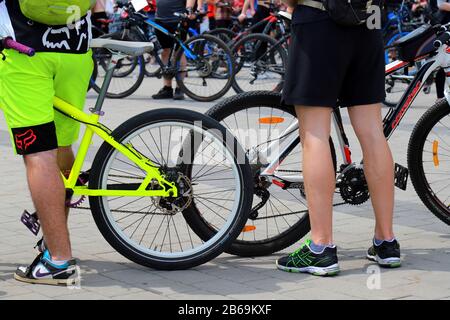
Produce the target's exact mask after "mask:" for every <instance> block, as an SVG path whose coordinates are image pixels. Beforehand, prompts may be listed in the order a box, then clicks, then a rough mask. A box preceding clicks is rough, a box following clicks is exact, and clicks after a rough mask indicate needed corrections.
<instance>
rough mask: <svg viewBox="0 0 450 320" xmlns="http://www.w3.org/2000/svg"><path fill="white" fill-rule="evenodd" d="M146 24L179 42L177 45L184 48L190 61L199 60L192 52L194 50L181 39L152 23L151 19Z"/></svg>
mask: <svg viewBox="0 0 450 320" xmlns="http://www.w3.org/2000/svg"><path fill="white" fill-rule="evenodd" d="M145 22H146V23H147V24H149V25H151V26H152V27H153V28H155V29H158V30H159V31H161V32H162V33H164V34H165V35H167V36H169V37H171V38H172V39H173V40H175V41H176V42H177V44H178V45H179V46H180V47H182V48H183V50H184V54H185V55H186V57H187V58H188V59H191V60H197V55H196V54H195V53H194V52H192V50H191V49H190V48H189V47H187V46H186V45H185V44H184V43H183V41H181V40H180V39H178V37H177V36H176V35H174V34H172V33H170V32H169V31H168V30H167V29H166V28H164V27H162V26H160V25H159V24H157V23H156V22H154V21H152V20H151V19H147V20H145Z"/></svg>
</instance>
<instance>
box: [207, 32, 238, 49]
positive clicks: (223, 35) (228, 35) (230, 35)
mask: <svg viewBox="0 0 450 320" xmlns="http://www.w3.org/2000/svg"><path fill="white" fill-rule="evenodd" d="M205 33H206V34H209V35H212V36H214V37H218V38H219V39H220V40H222V41H223V42H225V43H226V44H227V45H228V46H232V43H231V42H232V41H233V39H234V38H236V36H237V33H236V32H234V31H233V30H230V29H227V28H216V29H214V30H211V31H207V32H205Z"/></svg>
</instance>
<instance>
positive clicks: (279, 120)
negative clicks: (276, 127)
mask: <svg viewBox="0 0 450 320" xmlns="http://www.w3.org/2000/svg"><path fill="white" fill-rule="evenodd" d="M283 122H284V118H282V117H266V118H259V123H262V124H277V123H283Z"/></svg>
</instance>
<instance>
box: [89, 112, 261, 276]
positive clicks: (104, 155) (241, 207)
mask: <svg viewBox="0 0 450 320" xmlns="http://www.w3.org/2000/svg"><path fill="white" fill-rule="evenodd" d="M175 121H176V122H178V123H185V124H187V125H189V127H190V126H191V125H192V127H195V126H198V121H201V128H202V129H205V130H212V131H211V132H219V133H220V134H222V137H229V135H227V131H226V129H225V128H224V127H223V126H221V125H220V124H219V123H218V122H216V121H214V120H213V119H211V118H209V117H207V116H205V115H202V114H200V113H197V112H192V111H189V110H183V109H159V110H153V111H148V112H145V113H142V114H140V115H137V116H135V117H133V118H131V119H129V120H128V121H126V122H124V123H123V124H122V125H120V126H119V127H118V128H117V129H116V130H114V132H113V133H112V136H113V137H114V139H115V140H116V141H119V142H123V143H131V142H127V141H126V139H127V138H128V137H130V136H132V135H133V134H136V132H141V131H139V130H142V129H147V128H149V127H150V126H152V125H158V124H161V123H174V122H175ZM190 132H191V131H190ZM202 132H203V131H202ZM213 134H214V133H213ZM225 140H228V139H221V140H219V142H218V143H219V145H220V146H223V147H224V148H226V150H228V152H229V154H231V155H232V156H233V157H234V160H233V161H234V164H233V165H234V169H236V172H237V176H238V177H239V185H240V188H241V190H243V191H244V192H240V193H239V196H238V200H237V202H236V203H235V204H234V205H235V206H236V207H235V208H236V210H235V211H233V214H234V215H233V216H230V217H229V220H230V221H229V222H228V223H227V224H226V225H225V226H224V227H223V230H221V233H218V238H217V239H215V240H214V241H213V239H212V238H209V239H211V241H213V242H211V243H210V244H209V245H207V246H206V247H205V248H202V247H200V249H201V250H200V249H198V250H199V251H198V252H193V253H191V252H190V251H189V254H187V255H186V256H182V255H180V256H177V255H171V256H168V257H165V256H157V255H155V254H151V252H150V253H149V252H148V251H149V250H147V246H144V247H145V250H144V249H142V250H139V248H140V247H139V248H136V246H135V245H133V243H131V244H130V241H128V240H127V239H126V238H125V237H124V235H123V234H124V232H122V233H120V232H119V231H117V230H116V227H115V226H114V223H112V222H111V221H110V219H109V217H110V216H109V215H108V210H109V209H108V208H109V205H107V206H105V204H104V203H105V202H104V201H106V199H104V198H106V197H95V196H90V197H89V202H90V206H91V211H92V215H93V218H94V220H95V223H96V225H97V227H98V229H99V230H100V232H101V234H102V235H103V237H104V238H105V239H106V240H107V242H108V243H109V244H110V245H111V246H112V247H113V248H114V249H116V250H117V251H118V252H119V253H120V254H122V255H123V256H125V257H126V258H128V259H130V260H131V261H134V262H136V263H138V264H141V265H143V266H147V267H151V268H155V269H160V270H180V269H187V268H192V267H195V266H198V265H200V264H203V263H205V262H207V261H210V260H211V259H213V258H215V257H217V256H218V255H219V254H221V253H222V252H224V250H226V249H227V247H228V246H229V245H230V244H231V242H232V241H233V240H234V239H235V237H236V236H237V235H238V234H239V232H240V231H241V230H242V228H243V226H244V224H245V221H246V220H247V212H248V210H249V208H250V207H251V200H250V198H249V196H248V194H249V192H250V193H251V192H252V190H251V186H249V185H248V184H246V183H245V181H248V179H250V178H251V173H250V168H249V166H248V163H238V161H237V158H236V154H238V153H237V152H239V146H238V145H237V144H236V141H230V140H228V141H225ZM241 151H242V150H241ZM116 153H117V151H116V150H115V149H114V148H113V147H111V145H109V144H108V143H106V142H105V143H103V145H102V146H101V147H100V149H99V151H98V153H97V154H96V156H95V159H94V162H93V166H92V170H91V175H90V179H89V188H91V189H99V188H102V185H103V186H104V185H105V183H109V182H105V181H106V180H105V175H107V173H106V171H108V170H109V169H108V167H111V162H110V161H111V159H112V158H111V157H113V155H114V154H116ZM102 181H103V182H102ZM108 181H109V180H108ZM108 186H109V184H108ZM128 199H129V198H127V200H126V201H128ZM146 199H148V198H146ZM195 200H196V199H195V198H194V200H193V201H195ZM107 207H108V208H107ZM203 213H204V212H203ZM155 214H156V213H155ZM177 214H182V215H183V217H180V218H181V219H183V218H184V219H186V218H188V220H189V222H190V223H193V224H195V222H196V217H195V216H194V217H193V216H190V215H192V214H197V215H198V216H200V215H199V213H198V211H196V210H195V209H190V210H188V211H186V212H182V213H177ZM146 230H147V229H146ZM158 231H159V229H158ZM169 233H170V231H169ZM177 235H178V233H177ZM212 236H214V234H213V235H211V237H212ZM169 237H170V236H169ZM173 237H175V236H173ZM209 239H206V240H209ZM191 241H192V240H191ZM200 243H201V245H206V244H207V243H206V242H205V243H202V242H200ZM180 244H181V242H180ZM150 247H152V245H150V246H149V248H150ZM155 250H156V251H155V252H157V248H156V249H155ZM152 252H154V251H152ZM170 253H172V248H171V250H170Z"/></svg>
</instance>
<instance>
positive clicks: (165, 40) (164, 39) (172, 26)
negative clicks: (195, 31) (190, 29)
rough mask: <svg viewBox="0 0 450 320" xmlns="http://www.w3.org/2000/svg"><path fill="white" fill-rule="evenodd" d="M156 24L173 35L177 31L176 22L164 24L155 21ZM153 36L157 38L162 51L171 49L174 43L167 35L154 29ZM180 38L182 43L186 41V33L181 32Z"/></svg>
mask: <svg viewBox="0 0 450 320" xmlns="http://www.w3.org/2000/svg"><path fill="white" fill-rule="evenodd" d="M155 22H156V23H157V24H159V25H160V26H162V27H163V28H165V29H167V31H169V32H170V33H172V34H174V33H175V32H176V31H177V27H178V22H164V21H161V20H155ZM155 35H156V37H157V38H158V41H159V43H160V44H161V47H162V48H163V49H172V48H173V45H174V43H175V41H174V40H173V39H172V38H171V37H169V36H168V35H166V34H164V33H162V32H161V31H159V30H158V29H156V28H155ZM181 38H182V40H183V41H185V40H186V39H187V32H185V31H184V30H183V32H182V34H181Z"/></svg>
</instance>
